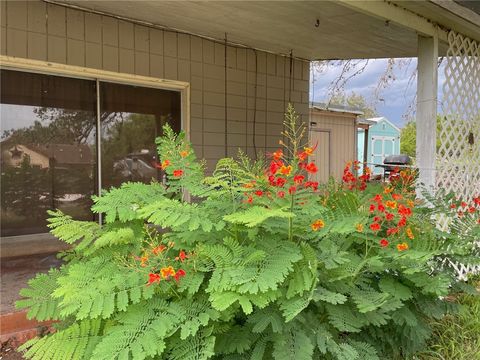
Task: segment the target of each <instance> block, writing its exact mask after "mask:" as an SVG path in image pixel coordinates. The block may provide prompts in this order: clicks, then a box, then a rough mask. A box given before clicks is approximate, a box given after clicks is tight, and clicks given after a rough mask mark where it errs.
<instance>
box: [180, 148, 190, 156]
mask: <svg viewBox="0 0 480 360" xmlns="http://www.w3.org/2000/svg"><path fill="white" fill-rule="evenodd" d="M180 156H181V157H182V158H184V157H187V156H188V151H187V150H183V151H180Z"/></svg>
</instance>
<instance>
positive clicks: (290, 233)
mask: <svg viewBox="0 0 480 360" xmlns="http://www.w3.org/2000/svg"><path fill="white" fill-rule="evenodd" d="M294 197H295V195H294V194H292V196H291V201H290V213H293V204H294ZM292 239H293V217H290V218H288V240H290V241H292Z"/></svg>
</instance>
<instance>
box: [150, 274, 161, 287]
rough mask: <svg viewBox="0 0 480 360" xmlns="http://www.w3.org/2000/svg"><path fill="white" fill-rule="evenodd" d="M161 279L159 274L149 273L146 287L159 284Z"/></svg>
mask: <svg viewBox="0 0 480 360" xmlns="http://www.w3.org/2000/svg"><path fill="white" fill-rule="evenodd" d="M160 280H161V278H160V275H159V274H154V273H150V274H148V284H147V286H150V285H152V284H153V283H156V282H160Z"/></svg>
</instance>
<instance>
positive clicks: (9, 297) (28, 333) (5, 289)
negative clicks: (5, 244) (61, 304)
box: [0, 254, 62, 345]
mask: <svg viewBox="0 0 480 360" xmlns="http://www.w3.org/2000/svg"><path fill="white" fill-rule="evenodd" d="M61 263H62V261H61V260H59V259H57V258H56V255H55V254H40V255H30V256H21V257H13V258H3V259H1V288H0V299H1V302H0V325H1V326H0V328H1V334H0V340H1V343H2V344H3V343H5V342H7V341H8V342H9V343H10V344H13V345H18V344H21V343H23V342H25V341H26V340H28V339H30V338H32V337H34V336H36V335H37V334H38V332H39V331H43V330H42V328H43V327H45V326H47V327H48V325H49V323H38V322H37V321H35V320H28V319H27V318H26V311H18V310H16V309H15V301H17V300H19V299H20V295H19V292H20V290H21V289H22V288H25V287H26V286H27V283H28V280H30V279H31V278H33V277H35V275H36V274H37V273H39V272H43V273H45V272H47V271H48V270H49V269H50V268H52V267H59V266H60V265H61Z"/></svg>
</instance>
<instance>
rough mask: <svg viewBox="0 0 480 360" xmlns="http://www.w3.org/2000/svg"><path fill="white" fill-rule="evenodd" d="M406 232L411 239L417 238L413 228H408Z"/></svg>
mask: <svg viewBox="0 0 480 360" xmlns="http://www.w3.org/2000/svg"><path fill="white" fill-rule="evenodd" d="M405 233H406V234H407V236H408V238H409V239H412V240H413V239H415V236H413V231H412V229H410V228H407V230H406V231H405Z"/></svg>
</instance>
